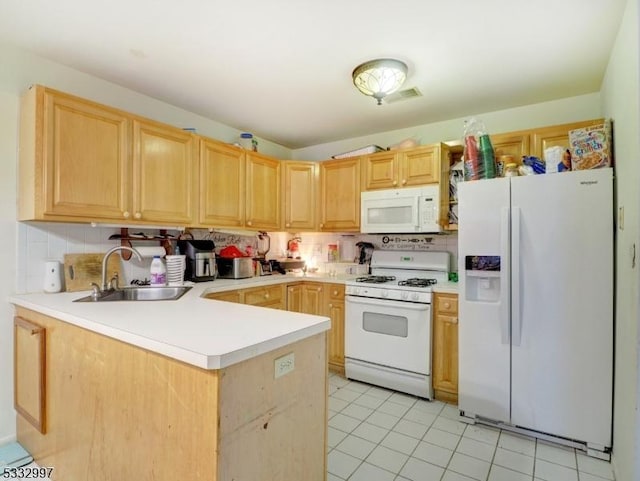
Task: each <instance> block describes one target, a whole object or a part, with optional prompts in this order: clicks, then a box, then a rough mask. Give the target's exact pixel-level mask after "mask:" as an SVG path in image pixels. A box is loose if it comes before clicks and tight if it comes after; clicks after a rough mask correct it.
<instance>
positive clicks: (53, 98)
mask: <svg viewBox="0 0 640 481" xmlns="http://www.w3.org/2000/svg"><path fill="white" fill-rule="evenodd" d="M37 88H38V89H41V91H42V88H41V87H37ZM42 107H43V113H42V114H40V113H39V112H38V111H37V112H36V116H39V115H43V116H44V122H43V124H42V125H43V128H42V142H43V143H42V145H43V155H44V159H43V170H42V171H41V173H42V175H44V186H43V195H44V197H45V199H46V203H45V207H44V214H45V215H55V216H69V217H79V218H84V219H88V220H92V219H114V220H121V219H125V218H128V217H129V211H128V209H129V207H128V206H129V204H130V199H129V192H130V179H131V172H130V162H129V156H130V139H129V129H130V123H129V120H128V119H127V118H126V117H125V116H124V115H123V114H121V113H120V112H118V111H116V110H111V109H108V108H106V107H103V106H100V105H98V104H94V103H92V102H88V101H82V100H80V99H76V98H75V97H71V96H66V95H64V94H60V93H58V92H54V91H49V90H44V99H43V105H42ZM36 123H37V122H36ZM37 135H38V134H37V132H36V137H37ZM36 155H38V152H37V151H36ZM37 170H38V169H37V165H36V171H37ZM38 194H39V193H36V197H37V195H38Z"/></svg>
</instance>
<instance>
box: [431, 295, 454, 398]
mask: <svg viewBox="0 0 640 481" xmlns="http://www.w3.org/2000/svg"><path fill="white" fill-rule="evenodd" d="M432 365H433V369H432V375H433V390H434V396H435V398H436V399H438V400H441V401H445V402H452V403H456V404H457V402H458V295H457V294H444V293H435V294H434V295H433V353H432Z"/></svg>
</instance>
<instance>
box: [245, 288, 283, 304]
mask: <svg viewBox="0 0 640 481" xmlns="http://www.w3.org/2000/svg"><path fill="white" fill-rule="evenodd" d="M284 289H285V286H284V285H277V286H266V287H256V288H254V289H243V291H242V295H243V302H244V303H245V304H249V305H251V306H261V307H271V308H273V309H286V297H285V293H284Z"/></svg>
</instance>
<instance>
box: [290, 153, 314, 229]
mask: <svg viewBox="0 0 640 481" xmlns="http://www.w3.org/2000/svg"><path fill="white" fill-rule="evenodd" d="M282 168H283V171H282V194H283V197H284V214H283V219H284V228H285V230H287V231H292V232H300V231H315V230H316V209H317V205H318V198H317V189H316V184H317V183H318V163H317V162H295V161H285V162H282Z"/></svg>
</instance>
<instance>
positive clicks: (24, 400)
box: [13, 316, 46, 434]
mask: <svg viewBox="0 0 640 481" xmlns="http://www.w3.org/2000/svg"><path fill="white" fill-rule="evenodd" d="M13 328H14V333H13V341H14V344H13V356H14V359H13V363H14V364H13V365H14V379H13V382H14V394H13V404H14V407H15V409H16V411H18V413H19V414H20V415H21V416H22V417H24V418H25V419H26V420H27V421H28V422H29V423H31V424H32V425H33V426H34V427H35V428H36V429H37V430H38V431H40V432H41V433H43V434H44V433H45V432H46V423H45V420H46V402H45V401H46V390H45V388H46V384H45V380H46V375H45V373H46V342H45V329H44V327H42V326H40V325H38V324H36V323H34V322H32V321H29V320H28V319H25V318H23V317H19V316H16V317H15V318H14V319H13Z"/></svg>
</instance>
